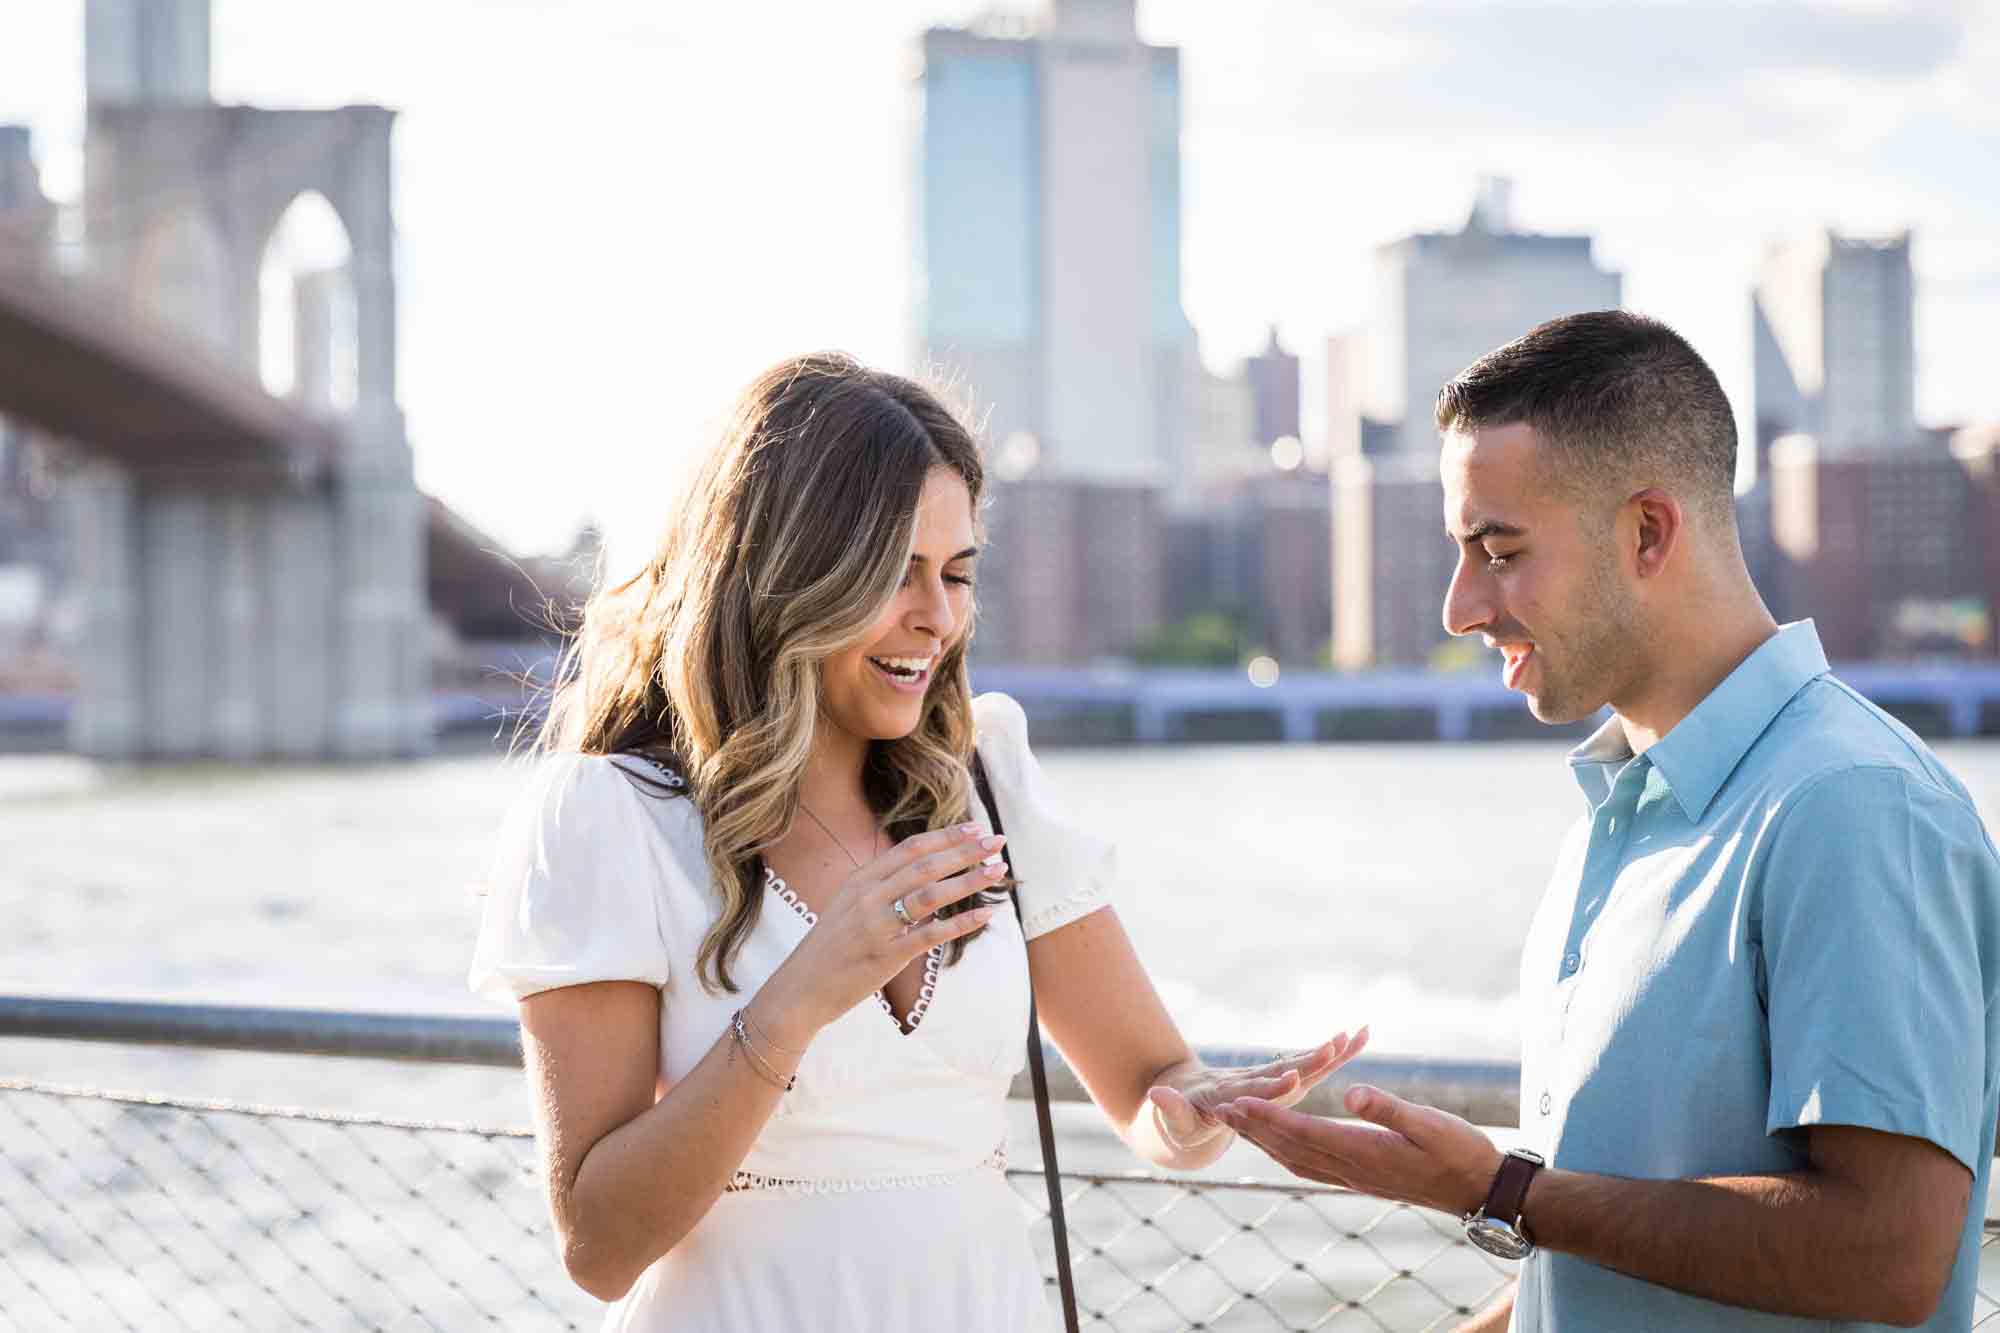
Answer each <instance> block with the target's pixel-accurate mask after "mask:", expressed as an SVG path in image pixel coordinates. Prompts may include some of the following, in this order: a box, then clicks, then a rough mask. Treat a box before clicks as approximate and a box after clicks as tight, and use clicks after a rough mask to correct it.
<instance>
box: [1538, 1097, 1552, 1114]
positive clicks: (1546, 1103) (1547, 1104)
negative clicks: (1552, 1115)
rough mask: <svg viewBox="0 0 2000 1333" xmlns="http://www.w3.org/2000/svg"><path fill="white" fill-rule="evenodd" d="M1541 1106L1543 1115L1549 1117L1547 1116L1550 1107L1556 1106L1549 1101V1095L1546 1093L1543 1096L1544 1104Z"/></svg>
mask: <svg viewBox="0 0 2000 1333" xmlns="http://www.w3.org/2000/svg"><path fill="white" fill-rule="evenodd" d="M1541 1105H1542V1114H1543V1115H1547V1114H1548V1113H1549V1107H1550V1106H1552V1105H1554V1103H1553V1102H1551V1101H1550V1100H1549V1094H1547V1093H1546V1092H1545V1093H1543V1094H1542V1103H1541Z"/></svg>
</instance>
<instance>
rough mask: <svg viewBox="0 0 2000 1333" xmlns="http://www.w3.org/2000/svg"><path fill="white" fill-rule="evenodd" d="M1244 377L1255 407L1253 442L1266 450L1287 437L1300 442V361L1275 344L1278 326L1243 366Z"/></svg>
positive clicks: (1279, 344)
mask: <svg viewBox="0 0 2000 1333" xmlns="http://www.w3.org/2000/svg"><path fill="white" fill-rule="evenodd" d="M1243 373H1244V375H1246V376H1247V377H1248V378H1249V380H1250V392H1251V394H1252V395H1253V398H1254V402H1255V405H1256V423H1255V426H1254V428H1253V434H1254V436H1255V439H1256V442H1257V443H1258V444H1259V445H1262V446H1264V447H1265V448H1267V449H1268V448H1269V447H1270V445H1271V442H1272V441H1273V440H1277V439H1280V438H1282V437H1284V436H1286V435H1289V436H1291V437H1292V438H1293V439H1295V440H1296V439H1297V438H1299V359H1298V358H1297V357H1296V356H1293V355H1292V354H1291V353H1290V352H1288V351H1286V350H1285V347H1284V344H1282V343H1280V342H1279V341H1278V328H1277V325H1275V324H1274V325H1272V326H1271V335H1270V341H1269V343H1267V344H1266V346H1265V348H1264V350H1263V351H1261V352H1259V353H1258V354H1257V355H1256V356H1253V357H1251V358H1249V359H1248V360H1246V361H1245V362H1244V363H1243Z"/></svg>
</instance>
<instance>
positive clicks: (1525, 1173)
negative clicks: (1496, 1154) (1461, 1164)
mask: <svg viewBox="0 0 2000 1333" xmlns="http://www.w3.org/2000/svg"><path fill="white" fill-rule="evenodd" d="M1542 1166H1543V1162H1542V1159H1541V1158H1540V1157H1538V1156H1536V1155H1535V1154H1534V1153H1531V1152H1527V1151H1525V1150H1524V1149H1520V1148H1516V1149H1514V1150H1513V1151H1511V1152H1509V1153H1508V1154H1507V1155H1506V1156H1505V1157H1503V1158H1501V1159H1500V1169H1499V1170H1498V1171H1495V1172H1494V1173H1493V1188H1492V1189H1490V1190H1488V1191H1487V1192H1486V1206H1485V1208H1484V1209H1483V1210H1482V1211H1484V1212H1485V1214H1486V1215H1487V1216H1488V1217H1491V1218H1495V1219H1497V1220H1499V1221H1502V1222H1505V1223H1506V1224H1507V1225H1509V1226H1511V1227H1513V1228H1514V1229H1515V1230H1516V1231H1519V1230H1520V1229H1521V1228H1520V1221H1521V1205H1522V1204H1524V1203H1526V1202H1527V1199H1528V1182H1529V1181H1531V1180H1533V1179H1534V1178H1535V1172H1537V1171H1539V1170H1541V1169H1542Z"/></svg>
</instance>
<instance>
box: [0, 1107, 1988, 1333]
mask: <svg viewBox="0 0 2000 1333" xmlns="http://www.w3.org/2000/svg"><path fill="white" fill-rule="evenodd" d="M1009 1174H1010V1176H1011V1177H1012V1183H1013V1185H1014V1187H1015V1189H1016V1192H1017V1193H1019V1194H1020V1196H1021V1199H1022V1206H1023V1208H1024V1209H1026V1210H1030V1211H1032V1212H1033V1213H1034V1215H1035V1216H1036V1217H1037V1218H1038V1219H1039V1218H1040V1217H1041V1213H1042V1207H1043V1192H1042V1191H1043V1186H1042V1180H1041V1176H1040V1174H1039V1173H1038V1172H1034V1171H1028V1170H1023V1169H1015V1170H1012V1171H1010V1172H1009ZM1065 1185H1066V1187H1067V1194H1066V1199H1067V1206H1068V1209H1069V1216H1070V1240H1071V1248H1072V1253H1073V1255H1074V1257H1075V1261H1076V1278H1077V1285H1078V1289H1079V1290H1078V1295H1079V1298H1080V1303H1081V1305H1082V1307H1083V1309H1084V1311H1085V1322H1086V1326H1088V1327H1092V1328H1099V1329H1108V1330H1121V1331H1122V1333H1141V1331H1142V1330H1146V1331H1150V1330H1162V1331H1164V1330H1183V1329H1246V1330H1247V1329H1370V1330H1391V1329H1393V1330H1402V1329H1436V1328H1449V1327H1452V1326H1453V1325H1454V1324H1455V1323H1456V1322H1457V1321H1458V1320H1459V1319H1461V1318H1463V1317H1464V1316H1465V1315H1466V1314H1468V1313H1470V1312H1472V1311H1473V1310H1476V1309H1478V1308H1479V1307H1480V1306H1481V1305H1483V1304H1484V1303H1485V1302H1486V1301H1487V1300H1489V1299H1490V1298H1491V1297H1492V1296H1493V1295H1494V1294H1495V1293H1496V1292H1497V1291H1498V1290H1499V1289H1500V1288H1501V1286H1502V1285H1503V1284H1504V1283H1505V1282H1506V1281H1507V1279H1508V1277H1509V1276H1510V1275H1511V1274H1510V1271H1509V1267H1510V1266H1508V1265H1505V1264H1501V1263H1498V1262H1497V1261H1494V1260H1492V1259H1490V1258H1489V1257H1487V1256H1486V1255H1484V1254H1482V1253H1480V1252H1479V1251H1477V1250H1475V1249H1473V1248H1471V1247H1470V1246H1468V1245H1466V1244H1465V1243H1464V1241H1463V1240H1462V1239H1461V1237H1460V1234H1459V1228H1458V1226H1457V1224H1456V1223H1455V1222H1454V1221H1452V1220H1451V1219H1449V1218H1445V1217H1442V1216H1440V1215H1437V1214H1433V1213H1428V1212H1426V1211H1424V1210H1421V1209H1415V1208H1408V1207H1404V1206H1402V1205H1396V1204H1387V1203H1384V1202H1382V1201H1381V1200H1377V1199H1370V1198H1367V1197H1365V1196H1361V1195H1355V1194H1350V1193H1347V1192H1345V1191H1342V1190H1336V1189H1331V1188H1327V1187H1323V1186H1316V1185H1307V1184H1256V1183H1226V1184H1225V1183H1213V1182H1205V1181H1189V1180H1181V1179H1170V1178H1165V1177H1159V1176H1151V1175H1146V1174H1143V1173H1132V1174H1099V1173H1071V1174H1068V1175H1067V1176H1066V1178H1065ZM1987 1234H1988V1245H1989V1253H1992V1250H1991V1247H1992V1244H1993V1240H1994V1236H1995V1224H1994V1223H1990V1222H1989V1223H1988V1231H1987ZM1037 1243H1038V1246H1039V1249H1040V1251H1041V1254H1042V1257H1043V1259H1044V1265H1045V1268H1046V1269H1051V1270H1052V1263H1051V1261H1050V1256H1051V1249H1050V1240H1049V1234H1048V1228H1047V1226H1046V1225H1045V1223H1043V1224H1039V1225H1038V1226H1037ZM1986 1289H1987V1290H1993V1289H1994V1284H1993V1283H1992V1282H1990V1281H1989V1282H1988V1283H1987V1286H1986ZM600 1308H601V1307H599V1306H598V1305H597V1303H596V1302H595V1301H593V1300H591V1299H590V1298H589V1297H587V1296H585V1295H584V1294H583V1293H581V1292H580V1291H578V1290H577V1289H576V1288H575V1287H573V1286H572V1285H571V1284H570V1283H569V1281H568V1279H567V1278H566V1277H565V1276H564V1274H563V1272H562V1268H561V1265H560V1263H559V1262H558V1260H557V1258H556V1253H555V1247H554V1245H553V1243H552V1241H551V1239H550V1235H549V1230H548V1223H547V1218H546V1215H545V1212H544V1210H543V1204H542V1196H541V1190H540V1183H539V1180H538V1179H537V1176H536V1173H535V1167H534V1144H533V1140H532V1139H531V1138H530V1137H529V1135H528V1134H527V1133H526V1132H524V1131H521V1130H514V1129H492V1128H481V1127H477V1126H469V1125H450V1124H438V1123H427V1122H421V1121H403V1120H389V1119H382V1118H373V1117H365V1116H351V1115H329V1114H320V1113H314V1112H306V1111H296V1110H284V1109H276V1108H268V1107H256V1106H248V1105H242V1104H236V1103H223V1102H202V1101H190V1100H185V1099H172V1098H156V1097H145V1096H135V1095H126V1094H116V1093H106V1092H101V1091H94V1090H88V1089H73V1088H60V1087H53V1086H49V1085H45V1084H38V1083H29V1082H24V1081H0V1328H7V1329H20V1330H37V1331H39V1330H42V1329H50V1328H56V1329H131V1330H148V1331H149V1333H150V1330H154V1329H168V1328H181V1329H189V1330H203V1333H206V1330H209V1329H246V1330H260V1331H261V1330H269V1329H278V1328H315V1329H318V1328H327V1329H351V1328H362V1329H426V1328H427V1329H436V1330H441V1331H442V1330H457V1329H465V1328H477V1327H498V1328H506V1329H516V1328H520V1329H543V1328H548V1329H564V1328H568V1329H587V1328H591V1327H593V1326H594V1325H595V1323H596V1322H597V1319H598V1311H599V1309H600ZM1976 1318H1977V1319H1978V1320H1979V1322H1980V1323H1981V1324H1982V1325H1993V1326H2000V1301H1995V1300H1994V1299H1992V1298H1989V1297H1987V1296H1986V1295H1985V1294H1984V1293H1982V1296H1981V1299H1980V1304H1979V1308H1978V1311H1977V1312H1976Z"/></svg>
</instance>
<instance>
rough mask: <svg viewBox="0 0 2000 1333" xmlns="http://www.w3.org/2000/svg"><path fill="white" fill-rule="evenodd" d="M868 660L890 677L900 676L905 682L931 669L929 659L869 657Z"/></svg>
mask: <svg viewBox="0 0 2000 1333" xmlns="http://www.w3.org/2000/svg"><path fill="white" fill-rule="evenodd" d="M868 660H869V661H871V662H873V663H874V664H875V665H876V666H878V667H881V668H882V669H883V670H884V671H886V672H888V673H889V674H890V675H892V676H900V677H902V678H904V679H905V680H914V679H915V678H916V677H918V676H921V675H923V674H924V672H926V671H928V670H930V667H931V659H930V658H928V657H871V658H869V659H868Z"/></svg>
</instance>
